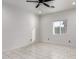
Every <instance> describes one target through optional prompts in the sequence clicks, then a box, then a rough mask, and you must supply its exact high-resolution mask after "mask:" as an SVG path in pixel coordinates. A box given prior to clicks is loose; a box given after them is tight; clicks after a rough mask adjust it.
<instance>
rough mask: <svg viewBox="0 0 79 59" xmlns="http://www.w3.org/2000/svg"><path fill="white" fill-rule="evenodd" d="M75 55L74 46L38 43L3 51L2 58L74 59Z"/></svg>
mask: <svg viewBox="0 0 79 59" xmlns="http://www.w3.org/2000/svg"><path fill="white" fill-rule="evenodd" d="M5 55H6V56H5ZM75 55H76V54H75V49H74V48H69V47H65V46H58V45H52V44H46V43H38V44H33V45H31V46H29V47H22V48H19V49H15V50H12V51H8V52H4V53H3V59H7V58H8V59H76V57H75Z"/></svg>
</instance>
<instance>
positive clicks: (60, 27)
mask: <svg viewBox="0 0 79 59" xmlns="http://www.w3.org/2000/svg"><path fill="white" fill-rule="evenodd" d="M65 29H66V28H65V24H64V21H55V22H53V34H54V35H55V34H59V35H61V34H63V33H65Z"/></svg>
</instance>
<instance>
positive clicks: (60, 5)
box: [3, 0, 75, 14]
mask: <svg viewBox="0 0 79 59" xmlns="http://www.w3.org/2000/svg"><path fill="white" fill-rule="evenodd" d="M34 1H35V0H34ZM73 1H75V0H55V1H54V2H52V1H51V2H48V3H47V4H49V5H54V6H55V8H48V7H46V6H44V5H43V4H41V5H40V7H39V8H35V6H36V5H37V3H30V2H26V0H3V4H6V5H7V4H9V5H14V6H17V7H20V8H22V9H25V10H26V11H27V12H34V13H39V11H42V13H43V14H45V13H53V12H59V11H63V10H67V9H71V8H75V5H72V2H73Z"/></svg>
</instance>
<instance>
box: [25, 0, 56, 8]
mask: <svg viewBox="0 0 79 59" xmlns="http://www.w3.org/2000/svg"><path fill="white" fill-rule="evenodd" d="M49 1H54V0H38V1H26V2H34V3H38V4H37V5H36V8H38V7H39V6H40V4H41V3H42V4H43V5H45V6H47V7H51V8H55V7H54V6H50V5H48V4H47V3H46V2H49Z"/></svg>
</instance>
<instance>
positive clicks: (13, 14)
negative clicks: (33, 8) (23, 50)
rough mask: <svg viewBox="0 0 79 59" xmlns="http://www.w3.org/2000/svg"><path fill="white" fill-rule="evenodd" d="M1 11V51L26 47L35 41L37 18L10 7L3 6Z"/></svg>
mask: <svg viewBox="0 0 79 59" xmlns="http://www.w3.org/2000/svg"><path fill="white" fill-rule="evenodd" d="M2 9H3V11H2V16H3V17H2V18H3V19H2V40H3V51H7V50H10V49H15V48H19V47H23V46H27V45H28V44H30V43H32V42H34V41H35V40H36V31H37V29H38V26H37V24H38V16H36V15H34V14H31V13H29V12H26V11H24V10H20V9H19V8H17V7H15V6H11V5H10V6H6V5H3V8H2ZM31 39H32V41H31Z"/></svg>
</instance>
